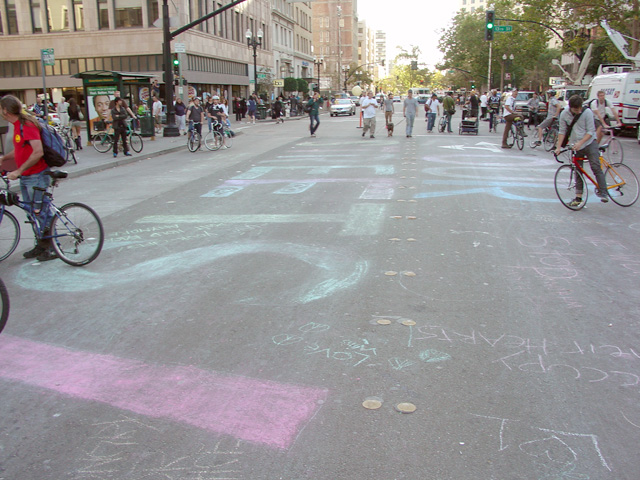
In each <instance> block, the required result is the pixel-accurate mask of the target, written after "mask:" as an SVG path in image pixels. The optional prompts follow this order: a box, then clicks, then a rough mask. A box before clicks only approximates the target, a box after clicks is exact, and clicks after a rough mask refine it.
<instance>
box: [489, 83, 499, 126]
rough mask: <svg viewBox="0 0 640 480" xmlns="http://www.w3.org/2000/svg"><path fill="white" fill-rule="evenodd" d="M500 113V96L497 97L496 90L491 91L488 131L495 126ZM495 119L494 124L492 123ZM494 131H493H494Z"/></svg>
mask: <svg viewBox="0 0 640 480" xmlns="http://www.w3.org/2000/svg"><path fill="white" fill-rule="evenodd" d="M499 111H500V96H499V95H498V91H497V90H496V89H493V90H491V96H490V97H489V131H491V129H492V128H493V126H494V125H496V126H497V123H498V120H497V117H498V113H499ZM494 119H495V123H494ZM494 130H495V129H494Z"/></svg>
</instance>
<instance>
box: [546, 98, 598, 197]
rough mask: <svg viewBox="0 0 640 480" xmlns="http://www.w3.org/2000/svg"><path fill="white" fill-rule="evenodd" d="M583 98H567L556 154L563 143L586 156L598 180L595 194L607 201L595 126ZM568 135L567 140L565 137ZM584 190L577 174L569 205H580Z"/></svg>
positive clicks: (578, 153)
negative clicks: (574, 193) (573, 195)
mask: <svg viewBox="0 0 640 480" xmlns="http://www.w3.org/2000/svg"><path fill="white" fill-rule="evenodd" d="M582 102H583V99H582V97H581V96H580V95H574V96H572V97H571V98H570V99H569V106H568V107H567V108H565V109H564V110H563V111H562V113H561V114H560V123H559V128H560V130H559V132H558V144H557V145H556V152H555V153H556V155H559V154H560V152H561V150H562V149H563V148H564V146H565V145H567V144H569V145H571V149H572V150H573V151H575V152H576V155H578V156H579V157H586V158H587V159H588V160H589V165H590V166H591V170H592V171H593V174H594V175H595V177H596V181H597V182H598V188H597V189H596V195H597V196H598V197H599V198H600V201H601V202H603V203H607V202H608V201H609V197H608V194H607V180H606V178H605V176H604V173H602V168H600V151H599V150H598V142H597V140H596V128H595V123H594V121H593V112H592V111H591V110H590V109H588V108H586V109H583V108H582ZM567 137H568V141H565V138H567ZM583 191H584V183H583V181H582V178H580V176H578V178H577V181H576V198H575V199H574V200H573V202H571V205H574V206H575V205H580V204H581V203H582V192H583Z"/></svg>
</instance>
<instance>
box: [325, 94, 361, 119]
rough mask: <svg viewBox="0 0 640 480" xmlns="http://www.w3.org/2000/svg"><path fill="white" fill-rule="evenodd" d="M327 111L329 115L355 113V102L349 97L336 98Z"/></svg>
mask: <svg viewBox="0 0 640 480" xmlns="http://www.w3.org/2000/svg"><path fill="white" fill-rule="evenodd" d="M329 113H330V114H331V116H332V117H333V116H336V117H337V116H338V115H355V114H356V104H355V103H353V100H351V99H350V98H337V99H336V100H335V102H333V103H332V104H331V108H330V111H329Z"/></svg>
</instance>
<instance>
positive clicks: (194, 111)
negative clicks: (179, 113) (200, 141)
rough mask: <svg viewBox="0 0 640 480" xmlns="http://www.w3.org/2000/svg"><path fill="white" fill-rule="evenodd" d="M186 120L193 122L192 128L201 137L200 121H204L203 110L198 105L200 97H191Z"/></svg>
mask: <svg viewBox="0 0 640 480" xmlns="http://www.w3.org/2000/svg"><path fill="white" fill-rule="evenodd" d="M187 122H195V125H193V128H194V129H195V131H196V132H198V135H200V136H201V137H202V122H204V110H202V107H201V106H200V98H198V97H196V98H194V99H193V105H191V106H190V107H189V109H188V110H187Z"/></svg>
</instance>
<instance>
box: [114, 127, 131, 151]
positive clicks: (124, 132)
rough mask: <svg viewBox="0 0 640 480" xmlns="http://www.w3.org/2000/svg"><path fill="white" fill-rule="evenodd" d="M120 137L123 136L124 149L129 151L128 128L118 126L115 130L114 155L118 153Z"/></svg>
mask: <svg viewBox="0 0 640 480" xmlns="http://www.w3.org/2000/svg"><path fill="white" fill-rule="evenodd" d="M120 137H122V150H124V153H128V152H129V146H128V145H127V129H126V128H116V129H114V131H113V154H114V155H116V154H117V153H118V139H119V138H120Z"/></svg>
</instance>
